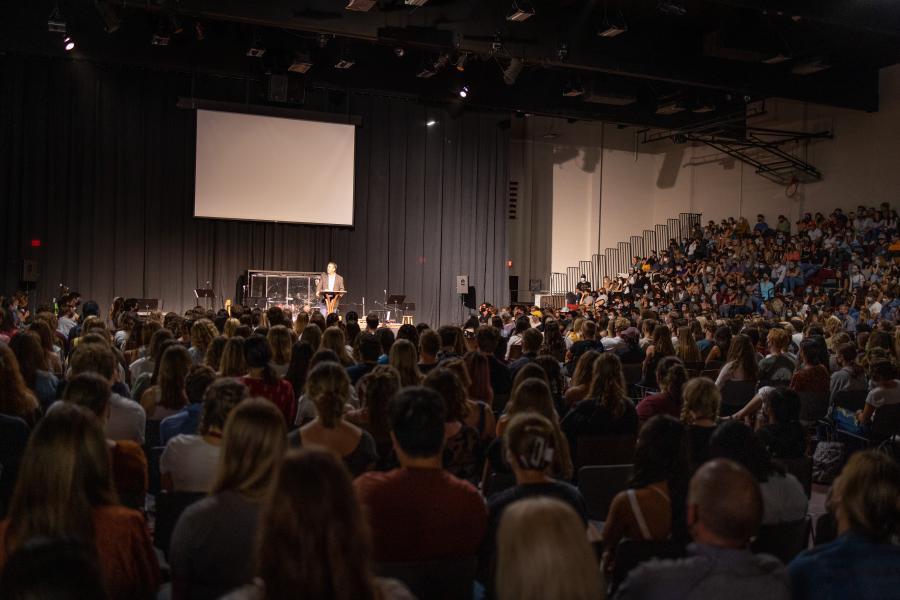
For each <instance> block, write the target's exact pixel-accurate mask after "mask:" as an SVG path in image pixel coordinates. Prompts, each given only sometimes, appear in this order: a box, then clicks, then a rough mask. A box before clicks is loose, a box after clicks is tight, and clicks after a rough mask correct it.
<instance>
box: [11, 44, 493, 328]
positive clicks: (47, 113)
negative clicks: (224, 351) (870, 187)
mask: <svg viewBox="0 0 900 600" xmlns="http://www.w3.org/2000/svg"><path fill="white" fill-rule="evenodd" d="M194 83H195V82H194V81H193V80H192V78H191V77H190V76H189V75H186V74H176V73H163V72H153V71H147V70H139V69H130V68H124V67H109V66H103V65H98V64H93V63H90V62H84V61H71V60H64V59H49V58H40V57H25V56H18V55H7V56H2V57H0V200H2V213H0V214H2V217H0V219H2V223H0V235H2V237H3V239H2V241H0V261H2V262H0V264H2V265H3V277H2V288H0V291H6V292H9V291H12V290H14V289H16V288H18V287H20V285H19V280H20V274H21V261H22V260H23V259H25V258H33V259H36V260H38V261H39V268H40V273H41V275H40V279H39V281H38V283H37V285H36V293H35V296H36V298H37V300H38V301H39V302H42V301H46V300H47V299H49V298H50V297H52V296H54V295H55V294H56V292H57V289H58V288H57V286H58V285H59V284H60V283H64V284H66V285H68V286H70V287H71V288H72V289H76V290H78V291H80V292H81V293H82V294H83V295H84V298H85V299H96V300H97V301H99V302H100V303H101V306H102V307H103V309H104V314H105V310H106V307H107V306H108V305H109V302H110V301H111V299H112V298H113V297H114V296H125V297H129V296H131V297H139V298H160V299H161V301H162V302H163V303H164V304H163V309H164V310H174V311H178V312H181V311H183V310H184V309H185V308H187V307H190V306H193V305H194V304H195V303H196V301H195V300H194V297H193V293H192V290H193V289H194V288H196V287H204V286H205V284H206V281H207V280H208V281H210V282H212V285H213V287H214V289H215V291H216V294H217V295H218V296H220V298H223V297H228V298H234V297H235V288H236V285H237V282H238V279H239V278H240V277H241V275H242V273H243V272H244V271H245V270H246V269H248V268H253V269H274V270H282V269H283V270H298V271H308V270H324V268H325V265H326V263H327V262H328V261H329V260H334V261H335V262H337V263H338V265H339V269H338V270H339V272H340V273H341V274H343V275H344V279H345V282H346V284H347V287H348V290H350V294H349V297H348V298H347V299H346V300H347V301H349V302H352V303H357V302H359V301H360V299H361V297H363V296H365V298H366V303H367V308H372V307H373V304H372V301H373V300H381V299H382V297H383V290H385V289H386V290H388V291H389V292H390V293H405V294H406V295H407V299H408V301H411V302H415V303H416V304H417V310H416V312H415V318H416V320H417V321H427V322H429V323H432V324H437V323H451V322H453V323H457V322H460V321H462V320H463V319H464V318H465V317H466V315H467V310H466V309H465V308H464V307H463V305H462V299H461V297H460V296H459V295H458V294H457V293H456V290H455V281H454V277H455V276H456V275H457V274H468V275H469V278H470V285H473V286H475V288H476V289H477V299H478V301H479V302H480V301H488V302H494V303H499V304H502V303H505V300H506V299H507V298H508V296H509V294H508V281H507V273H506V267H505V261H506V220H505V219H506V215H505V198H504V190H505V184H506V179H507V153H508V132H507V131H506V130H505V129H503V128H499V127H498V126H497V125H498V123H499V121H500V119H501V117H500V116H498V115H490V114H472V113H466V114H464V115H463V116H460V117H458V118H451V117H450V116H449V115H448V114H447V113H446V112H444V111H443V110H440V109H434V108H426V107H424V106H422V105H419V104H416V103H413V102H407V101H405V100H402V99H396V98H386V97H381V96H377V95H363V94H356V93H351V94H349V96H348V97H347V98H346V102H345V105H344V109H345V110H346V111H347V112H348V113H349V114H351V115H358V116H359V117H361V118H362V125H361V126H360V127H359V128H358V130H357V151H356V177H355V184H356V205H355V216H354V219H355V226H354V227H353V228H352V229H349V228H333V227H321V226H303V225H286V224H275V223H246V222H232V221H216V220H205V219H194V218H193V216H192V214H193V187H194V143H195V113H194V112H193V111H189V110H181V109H178V108H176V101H177V99H178V97H179V96H189V95H190V92H191V90H192V89H194V88H193V84H194ZM197 95H198V97H199V96H200V94H197ZM211 99H219V98H211ZM315 102H317V101H316V100H315V98H312V97H311V99H310V101H308V102H307V105H306V106H305V107H304V108H307V109H310V108H312V109H321V110H324V109H326V108H328V107H327V106H324V104H327V103H326V102H324V101H323V102H322V104H323V106H320V107H317V106H314V104H315ZM332 108H333V107H332ZM428 119H435V120H437V121H438V123H437V124H436V125H435V126H433V127H426V126H425V122H426V121H427V120H428ZM300 193H303V191H302V190H298V194H300ZM247 200H248V202H252V198H248V199H247ZM260 218H261V219H263V218H266V215H260ZM33 239H40V240H41V242H42V245H41V247H39V248H32V247H31V240H33ZM219 305H220V306H221V300H220V301H219Z"/></svg>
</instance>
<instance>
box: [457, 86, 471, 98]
mask: <svg viewBox="0 0 900 600" xmlns="http://www.w3.org/2000/svg"><path fill="white" fill-rule="evenodd" d="M459 97H460V98H468V97H469V86H467V85H464V86H462V87H461V88H459Z"/></svg>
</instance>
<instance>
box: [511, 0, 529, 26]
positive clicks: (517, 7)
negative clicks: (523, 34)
mask: <svg viewBox="0 0 900 600" xmlns="http://www.w3.org/2000/svg"><path fill="white" fill-rule="evenodd" d="M533 16H534V6H533V5H532V4H531V2H529V1H528V0H514V1H513V3H512V8H511V9H510V11H509V14H508V15H506V20H507V21H524V20H525V19H528V18H529V17H533Z"/></svg>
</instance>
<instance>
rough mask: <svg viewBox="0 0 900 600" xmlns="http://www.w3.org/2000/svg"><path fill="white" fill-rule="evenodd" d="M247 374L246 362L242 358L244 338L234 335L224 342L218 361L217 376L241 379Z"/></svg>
mask: <svg viewBox="0 0 900 600" xmlns="http://www.w3.org/2000/svg"><path fill="white" fill-rule="evenodd" d="M246 374H247V360H246V359H245V358H244V338H243V337H241V336H239V335H236V336H234V337H232V338H229V340H228V341H227V342H225V349H224V350H222V358H221V359H220V360H219V375H221V376H222V377H243V376H244V375H246Z"/></svg>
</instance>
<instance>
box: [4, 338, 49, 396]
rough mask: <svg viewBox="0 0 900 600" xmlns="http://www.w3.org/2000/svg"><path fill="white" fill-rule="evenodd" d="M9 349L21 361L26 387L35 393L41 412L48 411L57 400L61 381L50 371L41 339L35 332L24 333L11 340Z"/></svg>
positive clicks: (20, 365) (20, 367)
mask: <svg viewBox="0 0 900 600" xmlns="http://www.w3.org/2000/svg"><path fill="white" fill-rule="evenodd" d="M9 347H10V349H12V351H13V353H14V354H15V355H16V360H18V361H19V370H20V371H21V373H22V379H23V380H24V381H25V385H26V386H28V389H30V390H31V391H32V393H34V395H35V397H36V398H37V400H38V404H40V407H41V411H46V410H47V409H48V408H49V407H50V405H51V404H53V402H54V401H55V400H56V388H57V386H59V380H58V379H57V378H56V375H54V374H53V373H51V372H50V370H49V369H50V365H49V364H48V363H47V355H46V353H45V352H44V349H43V348H42V347H41V338H40V337H39V336H38V334H36V333H34V332H33V331H23V332H21V333H19V334H18V335H16V336H14V337H13V338H12V339H11V340H10V342H9Z"/></svg>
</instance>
